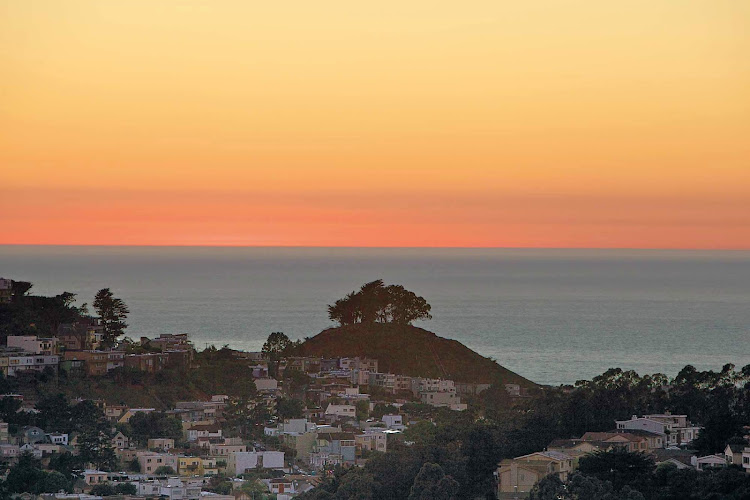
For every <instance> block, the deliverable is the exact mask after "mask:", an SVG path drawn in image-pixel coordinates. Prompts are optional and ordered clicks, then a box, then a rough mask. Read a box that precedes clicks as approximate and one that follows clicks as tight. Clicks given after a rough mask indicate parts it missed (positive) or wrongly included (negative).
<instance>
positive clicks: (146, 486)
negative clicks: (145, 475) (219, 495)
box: [133, 477, 203, 500]
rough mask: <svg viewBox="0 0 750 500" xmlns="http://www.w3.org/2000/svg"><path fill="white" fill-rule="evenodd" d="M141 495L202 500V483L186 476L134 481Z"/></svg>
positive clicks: (168, 498)
mask: <svg viewBox="0 0 750 500" xmlns="http://www.w3.org/2000/svg"><path fill="white" fill-rule="evenodd" d="M133 484H135V485H136V490H137V494H138V496H139V497H147V498H163V499H167V500H200V499H201V498H203V497H202V496H201V484H200V483H198V482H194V481H192V480H191V481H188V480H186V479H185V478H179V477H170V478H167V479H160V480H145V481H143V480H142V481H138V482H135V483H133Z"/></svg>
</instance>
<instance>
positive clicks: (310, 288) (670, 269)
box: [0, 246, 750, 384]
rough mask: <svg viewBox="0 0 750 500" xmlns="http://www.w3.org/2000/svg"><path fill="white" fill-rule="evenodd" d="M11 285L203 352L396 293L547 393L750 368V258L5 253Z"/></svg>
mask: <svg viewBox="0 0 750 500" xmlns="http://www.w3.org/2000/svg"><path fill="white" fill-rule="evenodd" d="M0 276H3V277H6V278H12V279H16V280H28V281H32V282H33V283H34V288H33V289H32V292H34V293H38V294H57V293H61V292H62V291H70V292H74V293H76V294H78V304H79V305H80V304H81V303H82V302H88V303H89V304H91V302H92V301H93V296H94V294H95V293H96V291H97V290H98V289H100V288H103V287H110V288H111V289H112V290H113V292H114V293H115V295H116V296H118V297H121V298H123V299H124V300H125V302H126V303H127V304H128V306H129V307H130V310H131V314H130V317H129V318H128V323H129V324H130V327H129V328H128V331H127V334H128V335H129V336H130V337H133V338H139V337H140V336H154V335H158V334H161V333H180V332H187V333H189V334H191V336H192V339H193V340H194V342H195V344H196V346H197V347H198V348H203V347H205V346H206V345H209V344H213V345H216V346H217V347H218V346H222V345H225V344H226V345H229V346H230V347H232V348H236V349H244V350H259V349H260V347H261V345H262V344H263V341H264V340H265V338H266V337H267V336H268V334H269V333H270V332H272V331H283V332H285V333H286V334H287V335H289V336H290V337H291V338H295V339H296V338H304V337H309V336H313V335H315V334H316V333H318V332H320V331H321V330H323V329H324V328H327V327H330V326H333V325H332V323H331V322H330V321H329V320H328V317H327V311H326V306H327V304H330V303H332V302H333V301H335V300H336V299H338V298H340V297H342V296H344V295H345V294H346V293H348V292H351V291H352V290H355V289H356V288H358V287H359V286H360V285H361V284H363V283H365V282H367V281H371V280H374V279H377V278H382V279H383V280H384V281H385V282H386V283H397V284H402V285H404V286H405V287H406V288H408V289H410V290H412V291H414V292H415V293H417V294H419V295H422V296H424V297H425V298H426V299H427V300H428V302H429V303H430V304H432V315H433V319H432V320H431V321H425V322H420V323H418V324H417V326H420V327H423V328H426V329H428V330H431V331H433V332H435V333H436V334H438V335H440V336H443V337H447V338H452V339H456V340H458V341H460V342H462V343H464V344H465V345H466V346H468V347H470V348H471V349H474V350H475V351H477V352H479V353H480V354H482V355H484V356H490V357H492V358H494V359H496V360H497V361H498V362H499V363H500V364H501V365H503V366H505V367H507V368H509V369H511V370H513V371H515V372H517V373H519V374H520V375H522V376H524V377H526V378H529V379H531V380H533V381H535V382H538V383H543V384H561V383H573V382H575V381H576V380H578V379H582V378H591V377H593V376H595V375H597V374H599V373H602V372H603V371H604V370H606V369H608V368H611V367H621V368H623V369H633V370H636V371H638V372H639V373H641V374H644V373H655V372H661V373H665V374H666V375H669V376H674V375H676V374H677V372H678V371H679V370H680V369H681V368H682V367H683V366H685V365H686V364H692V365H694V366H696V367H697V368H699V369H714V370H717V369H720V368H721V366H722V365H723V364H725V363H734V364H736V365H738V366H744V365H746V364H750V252H744V251H734V252H732V251H657V250H653V251H652V250H643V251H636V250H523V249H518V250H505V249H355V248H215V247H61V246H46V247H45V246H38V247H37V246H0Z"/></svg>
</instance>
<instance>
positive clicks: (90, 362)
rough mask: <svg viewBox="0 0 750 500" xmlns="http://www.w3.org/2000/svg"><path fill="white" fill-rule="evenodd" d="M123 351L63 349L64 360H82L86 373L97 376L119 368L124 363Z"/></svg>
mask: <svg viewBox="0 0 750 500" xmlns="http://www.w3.org/2000/svg"><path fill="white" fill-rule="evenodd" d="M124 357H125V352H124V351H91V350H90V351H65V353H64V359H65V361H83V367H84V370H85V371H86V375H88V376H90V377H98V376H101V375H105V374H106V373H107V372H108V371H111V370H114V369H115V368H121V367H123V366H125V364H124Z"/></svg>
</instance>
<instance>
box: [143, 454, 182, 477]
mask: <svg viewBox="0 0 750 500" xmlns="http://www.w3.org/2000/svg"><path fill="white" fill-rule="evenodd" d="M136 458H138V464H139V465H140V466H141V472H142V473H143V474H155V473H156V470H157V469H158V468H159V467H171V468H172V470H173V471H175V473H176V472H177V470H178V469H179V466H178V462H177V456H176V455H170V454H169V453H153V452H139V453H138V454H137V455H136Z"/></svg>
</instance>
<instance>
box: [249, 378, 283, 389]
mask: <svg viewBox="0 0 750 500" xmlns="http://www.w3.org/2000/svg"><path fill="white" fill-rule="evenodd" d="M253 382H255V388H256V389H258V391H259V392H275V391H277V390H278V389H279V381H278V380H276V379H274V378H256V379H254V380H253Z"/></svg>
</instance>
